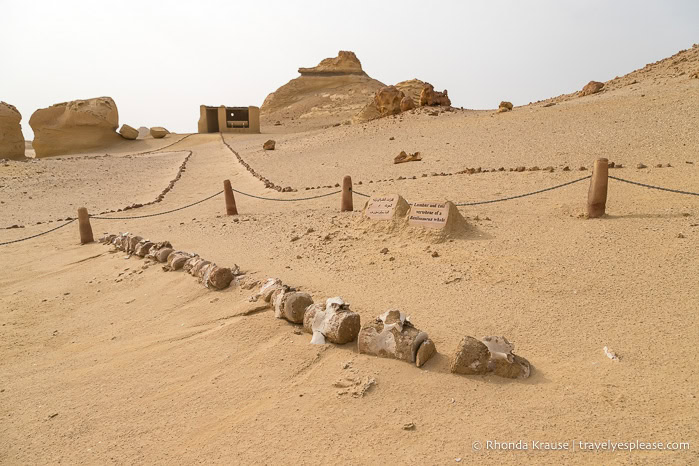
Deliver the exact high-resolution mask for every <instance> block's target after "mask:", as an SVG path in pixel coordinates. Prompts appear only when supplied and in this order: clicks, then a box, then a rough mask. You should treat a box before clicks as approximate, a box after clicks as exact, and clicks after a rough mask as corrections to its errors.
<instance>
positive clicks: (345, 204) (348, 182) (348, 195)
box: [340, 175, 354, 212]
mask: <svg viewBox="0 0 699 466" xmlns="http://www.w3.org/2000/svg"><path fill="white" fill-rule="evenodd" d="M353 210H354V205H353V204H352V177H351V176H349V175H347V176H345V177H344V178H343V179H342V203H341V204H340V212H352V211H353Z"/></svg>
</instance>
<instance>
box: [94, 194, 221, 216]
mask: <svg viewBox="0 0 699 466" xmlns="http://www.w3.org/2000/svg"><path fill="white" fill-rule="evenodd" d="M221 193H223V191H219V192H217V193H216V194H212V195H211V196H209V197H207V198H205V199H202V200H201V201H197V202H193V203H191V204H187V205H186V206H182V207H178V208H176V209H172V210H166V211H165V212H158V213H156V214H148V215H137V216H134V217H98V216H95V215H90V218H94V219H97V220H131V219H135V218H148V217H157V216H158V215H165V214H171V213H173V212H177V211H178V210H183V209H187V208H188V207H192V206H195V205H197V204H201V203H202V202H204V201H208V200H209V199H213V198H214V197H216V196H218V195H219V194H221Z"/></svg>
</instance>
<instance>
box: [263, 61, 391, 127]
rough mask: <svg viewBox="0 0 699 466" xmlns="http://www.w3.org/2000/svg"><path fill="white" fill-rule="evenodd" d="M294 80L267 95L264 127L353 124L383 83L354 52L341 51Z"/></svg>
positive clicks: (300, 69)
mask: <svg viewBox="0 0 699 466" xmlns="http://www.w3.org/2000/svg"><path fill="white" fill-rule="evenodd" d="M299 73H300V74H301V76H300V77H298V78H296V79H292V80H291V81H289V82H288V83H286V84H285V85H283V86H282V87H280V88H279V89H277V90H276V91H274V92H272V93H271V94H269V95H268V96H267V98H266V99H265V101H264V103H263V104H262V107H261V108H260V113H261V120H262V124H263V125H273V124H275V123H276V122H277V121H279V122H280V124H282V125H285V126H303V127H313V126H328V125H332V124H337V123H343V122H346V121H349V120H350V119H351V118H352V116H354V115H355V114H356V113H357V112H358V111H359V110H361V109H362V108H363V107H364V106H365V105H366V103H367V101H368V100H370V99H371V98H372V96H373V95H374V93H375V92H376V90H377V89H379V88H381V87H383V86H384V84H383V83H381V82H380V81H377V80H375V79H372V78H371V77H369V75H367V74H366V73H365V72H364V70H363V69H362V64H361V62H360V61H359V59H358V58H357V56H356V55H355V54H354V52H345V51H341V52H340V53H339V54H338V56H337V57H334V58H326V59H324V60H322V61H321V62H320V63H319V64H318V66H314V67H312V68H299Z"/></svg>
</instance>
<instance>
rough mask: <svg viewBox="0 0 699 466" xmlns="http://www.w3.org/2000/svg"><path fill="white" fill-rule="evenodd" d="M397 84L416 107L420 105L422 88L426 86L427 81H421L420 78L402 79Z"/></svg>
mask: <svg viewBox="0 0 699 466" xmlns="http://www.w3.org/2000/svg"><path fill="white" fill-rule="evenodd" d="M395 86H396V87H397V88H398V90H400V91H402V92H403V94H405V96H406V97H408V98H410V100H412V101H413V106H414V107H419V106H420V94H421V93H422V89H423V88H424V87H425V81H420V80H419V79H409V80H407V81H401V82H399V83H397V84H395Z"/></svg>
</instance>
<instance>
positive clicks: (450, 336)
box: [0, 46, 699, 464]
mask: <svg viewBox="0 0 699 466" xmlns="http://www.w3.org/2000/svg"><path fill="white" fill-rule="evenodd" d="M697 70H699V47H697V46H695V47H694V48H691V49H689V50H688V51H685V52H682V53H681V54H679V55H677V56H675V57H671V58H669V59H667V60H665V61H662V62H659V63H657V64H653V65H649V66H648V67H646V68H644V69H643V70H639V71H636V72H633V73H631V74H629V75H627V76H624V77H621V78H618V79H616V80H613V81H611V82H608V83H605V87H604V89H603V91H602V92H599V93H596V94H593V95H589V96H585V97H578V96H575V95H572V94H571V95H568V96H560V97H556V98H553V99H550V100H547V101H544V102H537V103H532V104H530V105H526V106H522V107H515V108H514V109H513V110H512V111H509V112H505V113H496V111H495V110H490V111H472V110H466V109H448V110H447V109H445V108H439V109H438V110H437V111H433V110H426V109H425V108H418V109H415V110H410V111H408V112H403V113H401V114H399V115H396V116H393V117H387V118H383V119H379V120H374V121H370V122H367V123H363V124H344V123H341V124H339V125H338V126H334V125H335V124H337V123H338V122H344V121H345V120H347V119H349V118H350V117H351V115H350V112H349V111H348V109H347V107H342V108H341V109H340V110H339V112H340V113H339V114H338V115H334V116H333V117H332V118H329V119H328V121H329V123H328V124H323V123H322V118H321V117H319V116H318V115H314V118H311V119H307V120H304V119H301V120H302V122H299V120H297V119H295V120H293V121H291V120H288V121H287V120H283V117H282V116H280V115H283V112H281V113H280V112H279V111H278V112H276V113H275V114H274V115H273V116H272V117H271V118H268V119H266V120H263V127H262V134H259V135H242V134H241V135H225V136H221V135H220V134H194V135H191V136H187V137H186V138H185V136H186V135H181V134H168V135H167V136H166V137H165V138H164V139H153V138H148V139H139V140H135V141H125V140H124V141H119V142H117V143H116V144H114V145H112V146H109V147H107V148H105V149H103V150H99V151H94V152H92V153H87V154H80V155H74V156H60V157H52V158H46V159H31V158H30V159H29V160H28V161H7V162H5V163H1V164H0V228H2V229H0V242H4V241H10V240H14V239H17V238H22V237H25V236H29V235H33V234H36V233H40V232H42V231H45V230H47V229H49V228H53V227H55V226H59V225H60V224H62V223H64V221H65V219H67V218H74V217H76V210H77V208H78V207H82V206H84V207H87V208H88V210H89V211H90V213H94V214H97V213H99V212H105V214H104V215H103V216H105V217H109V216H112V217H121V216H135V215H139V216H141V215H147V214H152V213H158V212H162V211H166V210H170V209H174V208H177V207H180V206H183V205H186V204H189V203H191V202H194V201H197V200H200V199H203V198H205V197H207V196H210V195H212V194H214V193H216V192H218V191H220V190H221V189H222V184H223V180H224V179H230V181H231V183H232V185H233V187H234V188H235V189H237V190H239V191H242V192H245V193H250V194H254V195H257V196H262V197H270V198H283V199H298V198H302V197H307V196H315V195H320V194H325V193H329V192H332V191H336V190H338V189H339V188H337V187H336V184H341V183H342V178H343V177H344V176H345V175H350V176H352V179H353V181H354V189H355V191H356V192H359V193H362V194H367V195H381V194H392V193H397V194H400V195H402V196H403V197H404V198H405V199H407V200H408V201H409V202H417V201H421V200H435V199H436V200H450V201H454V202H456V203H469V202H474V201H483V200H490V199H496V198H501V197H506V196H510V195H517V194H523V193H527V192H531V191H535V190H538V189H542V188H546V187H549V186H554V185H558V184H562V183H565V182H568V181H573V180H575V179H578V178H581V177H585V176H588V175H590V173H591V167H592V164H593V162H594V160H595V159H597V158H600V157H606V158H608V159H609V160H610V161H613V162H615V164H617V165H618V164H621V165H622V166H623V168H619V169H610V174H611V175H613V176H617V177H621V178H624V179H629V180H633V181H637V182H641V183H647V184H651V185H657V186H664V187H670V188H676V189H680V190H685V191H693V192H698V191H699V156H698V154H699V134H698V133H697V130H696V128H697V127H699V112H698V111H697V108H699V79H696V78H693V77H691V75H692V74H693V73H695V72H696V71H697ZM586 78H587V79H581V85H580V87H581V88H582V86H583V85H584V84H585V83H586V82H587V81H588V80H589V79H591V78H594V77H586ZM367 79H368V78H367ZM372 85H373V84H372ZM328 99H330V98H329V97H328ZM503 99H504V100H507V96H506V95H503ZM497 104H498V102H494V103H493V107H496V106H497ZM550 104H554V105H550ZM324 105H325V104H324ZM358 109H361V105H354V104H353V105H352V111H354V110H357V111H358ZM323 111H324V112H325V111H327V112H332V107H331V106H328V107H326V108H324V109H323ZM434 113H436V115H434ZM316 117H317V118H316ZM276 121H280V122H281V124H280V125H275V123H276ZM304 125H305V126H304ZM270 137H271V138H273V139H274V140H275V141H276V148H275V150H273V151H264V150H263V149H262V145H263V143H264V142H265V141H266V140H268V139H270ZM224 142H225V143H227V144H228V145H229V146H230V147H231V148H233V150H235V151H236V152H237V153H238V154H239V155H240V157H241V158H242V159H243V160H244V161H245V162H246V163H248V164H249V165H250V166H252V167H254V169H255V170H256V171H257V172H259V173H261V174H262V175H264V176H265V177H267V178H268V179H269V180H271V181H272V182H273V183H275V184H276V185H278V186H283V187H287V186H289V187H291V188H293V189H295V190H296V191H295V192H283V193H281V192H277V191H276V190H271V189H265V187H264V184H263V183H262V182H260V180H258V179H257V178H255V177H254V176H253V175H252V174H251V173H250V172H249V171H248V170H246V169H245V167H243V166H242V165H241V163H240V162H239V161H238V159H237V157H236V156H235V155H234V154H233V153H232V152H231V150H229V148H228V147H227V146H226V145H225V144H224ZM401 150H404V151H406V152H409V153H413V152H416V151H419V152H420V153H421V155H422V160H421V161H418V162H410V163H404V164H398V165H394V164H393V158H394V157H395V156H396V155H398V153H399V152H400V151H401ZM27 153H29V151H27ZM185 161H186V163H185ZM639 163H642V164H644V165H645V166H647V168H641V169H639V168H637V165H638V164H639ZM183 164H184V165H183ZM659 164H660V165H662V166H661V167H658V165H659ZM500 167H502V168H504V171H497V169H499V168H500ZM518 167H524V168H525V170H524V171H510V169H516V168H518ZM533 167H538V168H540V170H531V169H532V168H533ZM546 167H552V168H553V171H544V170H541V169H543V168H546ZM565 167H569V168H570V170H569V171H564V168H565ZM469 168H473V169H478V168H480V169H481V170H473V171H474V172H475V173H473V174H469V172H467V173H460V174H457V172H462V171H464V170H467V169H469ZM486 169H487V170H488V171H487V172H486V171H484V170H486ZM493 169H495V171H491V170H493ZM178 174H179V177H178ZM442 174H443V176H441V175H442ZM173 180H176V182H175V183H174V184H173V185H172V186H173V187H172V189H170V190H169V191H168V192H167V193H166V194H165V195H164V197H163V198H162V200H161V201H160V202H154V203H152V204H149V205H144V206H143V207H140V208H135V209H128V210H126V211H124V210H122V211H119V210H120V209H124V207H127V206H133V205H138V204H147V203H149V202H153V201H154V200H155V199H156V198H157V197H158V195H159V194H161V193H162V192H163V190H164V189H165V188H167V187H168V186H169V184H170V183H171V182H172V181H173ZM360 182H361V184H359V183H360ZM609 183H610V184H609V196H608V201H607V215H606V216H604V217H603V218H600V219H586V218H584V212H585V203H586V200H587V189H588V185H589V182H588V181H587V180H584V181H581V182H579V183H575V184H572V185H570V186H567V187H565V188H561V189H557V190H555V191H549V192H544V193H541V194H538V195H536V196H531V197H525V198H521V199H515V200H511V201H507V202H501V203H493V204H484V205H477V206H463V207H459V211H460V213H461V215H463V217H464V218H465V219H466V222H467V227H466V229H465V232H464V234H462V235H460V236H458V237H456V238H451V239H446V240H444V241H440V242H438V241H434V239H433V238H431V237H428V236H422V235H419V234H415V233H414V231H412V230H411V231H408V230H401V231H391V230H388V229H380V228H375V226H374V224H373V223H372V222H368V221H367V220H366V219H364V218H363V217H362V212H361V209H362V207H363V206H364V203H365V201H366V198H364V197H361V196H360V195H358V194H356V193H355V195H354V211H353V212H340V196H339V195H333V196H328V197H322V198H319V199H314V200H308V201H299V202H273V201H265V200H260V199H256V198H251V197H245V196H242V195H240V194H236V202H237V207H238V211H239V213H240V215H238V216H226V215H225V212H226V211H225V206H224V202H223V196H218V197H215V198H213V199H211V200H209V201H206V202H203V203H201V204H198V205H196V206H194V207H191V208H188V209H184V210H181V211H178V212H175V213H172V214H168V215H162V216H155V217H150V218H143V219H132V220H98V219H93V220H92V228H93V230H94V233H95V236H99V235H101V234H102V233H105V232H108V233H119V232H126V231H128V232H132V233H137V234H139V235H141V236H144V237H149V238H151V239H153V240H154V241H161V240H169V241H171V242H172V243H173V244H175V245H176V248H178V249H182V250H185V251H192V252H197V253H199V254H200V255H201V256H202V257H206V258H210V259H212V260H215V261H216V262H217V263H218V264H221V265H228V266H232V265H233V264H237V265H238V266H239V267H240V269H241V271H242V272H243V273H244V274H245V276H246V280H260V281H264V280H265V279H267V278H268V277H278V278H280V279H282V280H283V282H284V283H288V284H290V285H293V286H296V287H298V288H300V289H301V290H303V291H306V292H308V293H310V294H311V295H312V296H313V298H314V300H315V302H323V301H324V300H325V299H326V298H329V297H334V296H342V297H343V298H344V299H345V301H347V302H349V303H350V304H351V308H352V310H354V311H356V312H358V313H359V314H360V316H361V319H362V321H369V320H371V319H374V318H375V317H376V316H378V315H379V314H381V313H383V312H385V311H386V310H388V309H400V310H401V311H403V312H405V313H407V314H408V315H409V316H410V319H411V321H412V322H413V323H414V324H415V325H416V326H417V327H419V328H420V329H422V330H425V331H426V332H428V333H429V337H430V338H431V339H432V340H433V341H434V343H435V345H436V348H437V354H436V355H435V356H433V357H432V358H431V359H430V360H429V361H428V362H427V363H426V364H425V365H424V366H422V367H421V368H417V367H415V365H414V364H409V363H405V362H402V361H397V360H392V359H384V358H377V357H374V356H369V355H365V354H358V352H357V345H356V342H353V343H348V344H345V345H342V346H337V345H333V344H326V345H321V346H318V345H311V344H310V339H311V336H310V335H309V334H307V333H304V332H303V331H302V327H301V326H300V325H292V324H290V323H288V322H286V321H283V320H280V319H275V318H274V311H273V310H272V309H271V308H263V309H257V308H255V307H254V306H253V305H252V304H251V303H250V302H249V301H248V298H249V297H250V296H251V295H252V294H254V293H255V291H256V290H255V289H252V290H249V289H244V288H243V287H242V286H232V287H231V288H229V289H227V290H225V291H219V292H213V291H210V290H207V289H206V288H204V287H202V286H201V285H199V284H197V283H196V280H194V279H192V277H189V276H188V275H186V274H184V273H179V272H167V273H165V272H163V271H162V270H161V266H160V264H153V263H147V262H146V261H144V260H143V259H139V258H136V257H130V258H129V257H126V256H125V254H124V253H123V252H114V249H113V248H110V247H108V246H106V245H103V244H99V243H91V244H86V245H80V244H79V236H78V226H77V223H73V224H70V225H68V226H66V227H64V228H61V229H59V230H56V231H55V232H53V233H50V234H48V235H44V236H40V237H38V238H35V239H32V240H29V241H25V242H20V243H16V244H11V245H7V246H0V248H1V249H0V257H1V258H2V264H3V266H4V269H5V270H4V273H3V274H2V275H1V276H0V277H1V278H0V302H1V303H2V306H0V418H2V419H3V421H2V422H1V423H0V463H3V464H44V463H59V462H60V463H70V464H105V463H149V464H164V463H173V462H177V463H185V464H191V463H216V464H234V463H235V464H272V463H280V462H281V463H289V462H291V461H293V462H297V463H300V464H318V463H328V464H348V463H356V464H368V463H372V464H375V463H377V462H383V463H387V464H417V463H423V464H458V463H468V464H472V463H477V462H478V463H499V464H520V463H537V464H542V463H545V464H562V463H566V464H641V463H648V462H651V463H656V464H694V463H697V462H699V455H698V454H697V446H698V443H697V441H698V440H699V427H698V426H699V408H698V407H697V396H698V395H699V390H698V389H697V387H699V370H698V369H699V366H698V365H697V362H696V360H695V356H694V349H695V342H696V341H697V339H698V338H699V325H698V322H697V309H698V308H699V306H698V303H699V284H698V283H699V282H698V281H697V277H698V276H699V247H698V245H699V198H698V197H696V196H688V195H680V194H676V193H670V192H664V191H657V190H651V189H647V188H642V187H639V186H633V185H630V184H625V183H622V182H619V181H615V180H610V181H609ZM311 188H313V189H311ZM15 225H16V226H17V228H10V229H8V227H13V226H15ZM435 252H436V254H435ZM465 335H470V336H474V337H476V338H481V337H483V336H486V335H503V336H505V337H506V338H507V339H508V340H510V341H511V342H513V343H514V345H515V348H516V350H515V352H516V353H517V354H518V355H521V356H523V357H525V358H527V359H528V360H529V361H530V362H531V366H532V373H531V376H530V377H529V378H527V379H514V380H511V379H505V378H500V377H497V376H495V375H479V376H463V375H455V374H451V373H450V370H449V367H450V359H451V357H452V355H453V352H454V350H455V349H456V347H457V345H458V344H459V341H460V340H461V339H462V338H463V337H464V336H465ZM604 347H607V348H608V349H609V350H610V351H613V352H614V353H616V355H618V357H619V359H618V360H612V359H610V358H608V357H607V356H606V355H605V352H604V350H603V348H604ZM520 440H521V441H523V442H528V443H529V445H530V448H529V449H528V450H527V451H516V450H509V451H503V450H492V449H491V450H488V449H486V442H487V441H498V442H518V441H520ZM607 440H610V441H615V442H628V441H644V442H658V441H662V442H689V443H690V444H691V448H690V449H688V450H687V449H685V450H680V451H658V450H655V451H634V452H610V451H590V450H581V448H580V445H579V443H578V442H581V441H582V442H604V441H607ZM532 441H540V442H561V443H563V442H574V445H575V447H574V448H573V449H572V450H571V449H569V450H565V451H560V450H558V451H542V450H532V447H531V445H532V444H531V442H532ZM474 442H480V445H481V446H482V448H480V449H478V445H479V444H476V446H475V447H474Z"/></svg>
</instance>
